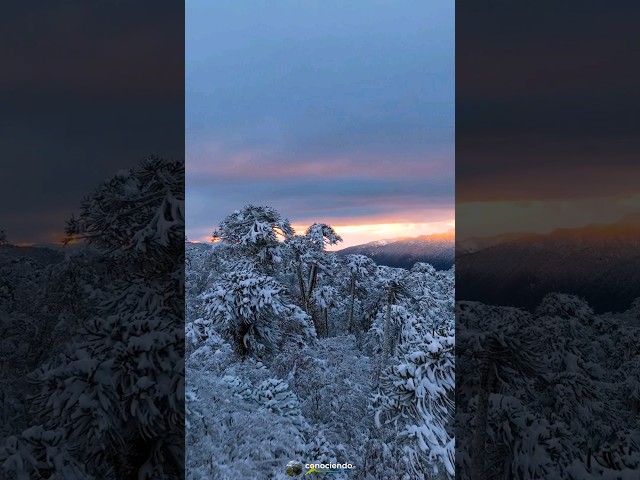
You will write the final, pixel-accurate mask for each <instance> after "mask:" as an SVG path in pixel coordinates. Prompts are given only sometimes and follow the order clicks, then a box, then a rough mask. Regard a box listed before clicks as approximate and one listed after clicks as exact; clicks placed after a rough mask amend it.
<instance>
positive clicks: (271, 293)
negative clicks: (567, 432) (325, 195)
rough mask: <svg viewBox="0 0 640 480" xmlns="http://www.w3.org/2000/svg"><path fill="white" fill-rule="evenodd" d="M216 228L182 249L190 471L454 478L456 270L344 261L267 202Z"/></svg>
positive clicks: (320, 229)
mask: <svg viewBox="0 0 640 480" xmlns="http://www.w3.org/2000/svg"><path fill="white" fill-rule="evenodd" d="M214 239H215V240H216V242H214V243H213V244H197V243H187V246H186V279H185V285H186V309H187V315H186V352H185V356H186V358H185V361H186V383H187V384H186V433H185V434H186V451H187V461H186V465H187V478H189V479H193V480H205V479H212V478H215V479H219V480H225V479H246V478H263V479H278V478H290V477H288V476H286V474H285V467H286V465H287V463H288V462H289V461H299V462H301V463H302V464H305V463H340V464H342V463H351V464H352V465H353V466H354V467H355V468H354V470H353V471H350V472H348V473H334V474H332V475H331V476H332V478H336V479H340V478H355V479H370V480H373V479H402V480H417V479H430V478H452V477H453V476H454V450H455V441H454V436H453V415H454V387H455V376H454V359H455V353H454V343H455V342H454V271H453V269H451V270H449V271H436V270H435V269H434V268H433V267H431V266H430V265H427V264H423V263H418V264H416V265H415V266H414V267H413V268H412V269H411V270H404V269H396V268H390V267H383V266H376V265H375V264H374V263H373V261H372V260H370V259H369V258H367V257H365V256H362V255H348V256H346V257H340V256H337V255H335V254H332V253H329V252H327V251H326V247H327V246H329V245H334V244H336V243H337V242H339V241H340V240H341V239H340V237H339V236H338V235H337V234H336V232H335V231H334V229H333V228H331V227H330V226H329V225H325V224H314V225H312V226H310V227H309V228H308V229H307V231H306V232H300V233H296V232H294V230H293V229H292V227H291V225H290V223H289V221H288V220H286V219H283V218H282V217H281V215H280V214H279V212H277V211H276V210H274V209H272V208H270V207H264V206H255V205H247V206H245V207H244V208H242V209H241V210H237V211H235V212H233V213H231V214H230V215H228V216H227V217H226V218H225V219H224V220H223V221H222V222H221V223H220V225H219V228H218V229H217V230H216V231H215V232H214ZM314 476H316V475H315V474H312V475H309V478H313V477H314Z"/></svg>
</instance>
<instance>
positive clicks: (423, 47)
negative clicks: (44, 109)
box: [185, 0, 455, 248]
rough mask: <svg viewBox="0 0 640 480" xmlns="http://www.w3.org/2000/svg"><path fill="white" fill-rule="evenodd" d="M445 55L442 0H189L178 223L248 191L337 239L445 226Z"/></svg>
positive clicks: (347, 241) (234, 202)
mask: <svg viewBox="0 0 640 480" xmlns="http://www.w3.org/2000/svg"><path fill="white" fill-rule="evenodd" d="M454 63H455V62H454V2H450V1H445V2H440V1H428V2H425V1H422V0H420V1H418V0H408V1H404V2H400V3H398V2H393V1H390V0H366V1H365V0H352V1H350V2H344V1H338V0H329V1H327V0H324V1H320V0H317V1H316V0H282V1H278V2H264V1H258V0H241V1H238V0H235V1H222V0H221V1H218V2H210V1H206V0H189V1H188V2H187V3H186V87H185V88H186V107H185V112H186V173H187V184H186V222H187V236H188V237H189V239H190V240H194V241H195V240H198V241H206V240H207V239H208V238H210V235H211V233H212V231H213V230H214V229H215V227H216V226H217V225H218V223H219V222H220V221H221V220H222V219H223V218H224V217H225V216H226V215H228V214H229V213H231V212H233V211H234V210H236V209H238V208H240V207H242V206H244V205H246V204H249V203H253V204H262V205H269V206H272V207H274V208H276V209H277V210H278V211H279V212H280V213H281V214H282V215H283V216H284V217H286V218H288V219H289V220H290V221H291V223H292V224H293V225H294V227H296V228H297V231H300V230H302V229H304V228H306V227H307V226H308V225H310V224H311V223H313V222H324V223H328V224H330V225H332V226H333V227H334V228H335V229H336V230H337V231H338V233H339V234H341V235H342V237H343V239H344V242H343V243H342V244H341V245H340V247H341V248H342V247H346V246H349V245H355V244H359V243H364V242H368V241H373V240H378V239H382V238H395V237H399V236H417V235H421V234H428V233H435V232H443V231H449V230H451V229H452V228H454V225H455V221H454V166H455V164H454V157H455V148H454V130H455V125H454V124H455V117H454V108H455V104H454V90H455V82H454V66H455V65H454ZM300 233H302V232H300Z"/></svg>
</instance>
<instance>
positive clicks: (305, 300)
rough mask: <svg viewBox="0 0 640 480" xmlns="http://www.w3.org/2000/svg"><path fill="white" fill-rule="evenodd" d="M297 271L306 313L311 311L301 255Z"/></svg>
mask: <svg viewBox="0 0 640 480" xmlns="http://www.w3.org/2000/svg"><path fill="white" fill-rule="evenodd" d="M297 260H298V261H297V265H296V270H297V273H298V284H299V286H300V301H301V302H302V305H303V307H304V309H305V311H306V312H308V311H309V306H308V305H307V296H306V289H305V288H304V279H303V278H302V260H300V255H298V258H297Z"/></svg>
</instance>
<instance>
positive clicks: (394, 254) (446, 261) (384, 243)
mask: <svg viewBox="0 0 640 480" xmlns="http://www.w3.org/2000/svg"><path fill="white" fill-rule="evenodd" d="M336 253H337V254H338V255H350V254H359V255H366V256H367V257H369V258H371V259H372V260H373V261H375V262H376V263H377V264H378V265H386V266H389V267H396V268H406V269H410V268H411V267H413V266H414V265H415V264H416V263H417V262H424V263H429V264H431V265H433V267H434V268H435V269H436V270H448V269H449V268H451V267H452V266H453V264H454V260H455V234H454V232H453V231H449V232H445V233H436V234H432V235H421V236H419V237H399V238H392V239H389V240H377V241H374V242H369V243H365V244H363V245H355V246H353V247H348V248H344V249H342V250H338V251H336Z"/></svg>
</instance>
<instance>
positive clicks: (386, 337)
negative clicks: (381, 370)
mask: <svg viewBox="0 0 640 480" xmlns="http://www.w3.org/2000/svg"><path fill="white" fill-rule="evenodd" d="M382 333H383V341H382V354H383V357H382V360H383V363H384V365H386V364H387V362H388V361H389V356H390V355H391V342H392V337H393V335H392V332H391V292H389V298H388V299H387V311H386V312H385V315H384V331H383V332H382Z"/></svg>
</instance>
